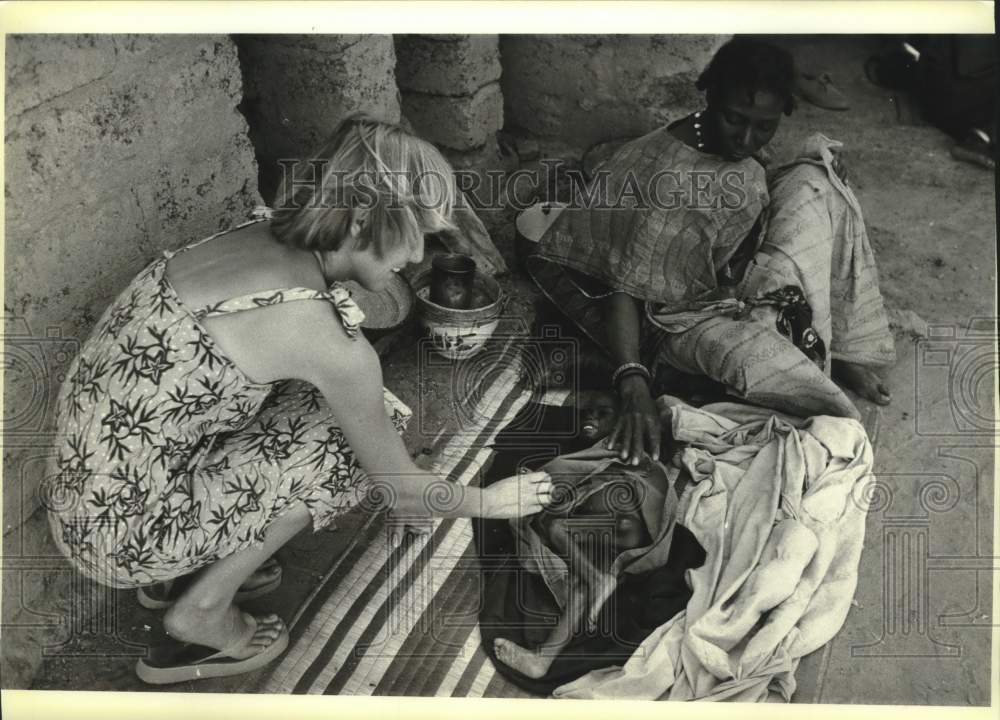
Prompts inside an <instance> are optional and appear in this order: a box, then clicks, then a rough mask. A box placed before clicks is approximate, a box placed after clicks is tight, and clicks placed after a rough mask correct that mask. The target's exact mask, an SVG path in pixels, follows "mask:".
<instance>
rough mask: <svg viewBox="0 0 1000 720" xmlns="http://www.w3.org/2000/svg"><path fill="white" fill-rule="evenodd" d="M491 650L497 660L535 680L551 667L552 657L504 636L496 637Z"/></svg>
mask: <svg viewBox="0 0 1000 720" xmlns="http://www.w3.org/2000/svg"><path fill="white" fill-rule="evenodd" d="M493 651H494V652H495V653H496V656H497V660H499V661H500V662H502V663H503V664H504V665H507V666H509V667H512V668H514V669H515V670H517V671H518V672H519V673H521V674H522V675H525V676H527V677H530V678H534V679H535V680H537V679H538V678H541V677H544V676H545V673H547V672H548V671H549V668H550V667H552V660H553V659H554V658H553V657H546V656H544V655H542V654H541V653H539V652H532V651H531V650H526V649H525V648H523V647H521V646H520V645H518V644H517V643H516V642H513V641H511V640H507V639H506V638H496V639H495V640H494V641H493Z"/></svg>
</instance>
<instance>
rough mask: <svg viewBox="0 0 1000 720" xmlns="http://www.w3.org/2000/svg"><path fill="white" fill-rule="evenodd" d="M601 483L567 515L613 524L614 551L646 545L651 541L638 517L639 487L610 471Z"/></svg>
mask: <svg viewBox="0 0 1000 720" xmlns="http://www.w3.org/2000/svg"><path fill="white" fill-rule="evenodd" d="M601 482H602V483H603V484H602V485H601V487H600V488H599V489H598V490H596V491H594V492H593V493H591V494H590V495H588V496H587V497H586V498H584V499H583V500H582V501H581V502H580V503H579V504H578V505H577V506H576V507H575V508H574V509H573V511H572V513H571V516H573V517H578V518H579V517H593V518H595V519H596V518H604V519H605V520H606V521H607V522H608V523H609V524H610V523H613V528H614V530H613V536H612V539H613V541H614V545H615V550H616V551H617V552H621V551H622V550H632V549H634V548H638V547H644V546H646V545H649V544H650V543H651V542H652V538H651V537H650V534H649V528H648V527H647V526H646V521H645V519H644V518H643V515H642V501H643V497H642V495H641V493H642V491H643V488H642V486H637V485H636V483H635V482H634V480H632V479H631V478H629V477H628V476H626V475H623V474H618V473H614V472H610V473H605V474H604V475H602V477H601Z"/></svg>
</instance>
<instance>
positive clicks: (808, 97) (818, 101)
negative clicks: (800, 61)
mask: <svg viewBox="0 0 1000 720" xmlns="http://www.w3.org/2000/svg"><path fill="white" fill-rule="evenodd" d="M795 93H796V94H797V95H798V96H799V97H801V98H802V99H803V100H805V101H806V102H808V103H811V104H813V105H815V106H816V107H821V108H823V109H825V110H848V109H850V107H851V103H850V102H849V101H848V100H847V97H846V96H845V95H844V93H842V92H841V91H840V89H839V88H838V87H837V86H836V85H834V84H833V78H831V77H830V75H829V73H820V74H818V75H810V74H808V73H799V74H798V75H797V76H796V78H795Z"/></svg>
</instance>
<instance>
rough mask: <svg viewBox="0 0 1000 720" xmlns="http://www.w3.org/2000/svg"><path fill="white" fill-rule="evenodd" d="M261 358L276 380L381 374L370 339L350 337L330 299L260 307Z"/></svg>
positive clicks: (319, 382)
mask: <svg viewBox="0 0 1000 720" xmlns="http://www.w3.org/2000/svg"><path fill="white" fill-rule="evenodd" d="M262 310H263V311H268V310H273V312H272V313H268V315H269V317H267V318H266V319H265V318H261V320H262V322H261V324H260V326H259V331H260V332H259V334H258V340H259V341H260V343H261V348H260V354H259V356H258V357H259V358H260V360H261V362H262V364H263V365H264V368H263V369H264V371H265V372H267V374H268V375H271V376H273V377H275V378H278V377H281V378H297V379H301V380H307V381H309V382H311V383H313V384H314V385H318V386H320V385H322V384H324V383H325V382H327V381H329V380H340V381H351V380H358V381H360V380H363V379H366V378H368V377H369V376H372V377H374V375H375V374H378V373H380V367H379V359H378V354H377V353H376V352H375V349H374V348H373V347H372V346H371V344H370V343H369V342H368V341H367V340H366V339H365V337H364V336H363V335H362V334H361V333H358V334H356V335H353V336H352V335H351V334H349V333H348V331H347V330H346V329H345V327H344V325H343V322H342V321H341V319H340V315H339V314H338V312H337V310H336V309H335V308H334V307H333V305H332V304H331V303H330V302H328V301H326V300H299V301H295V302H289V303H284V304H282V305H276V306H274V307H273V308H261V309H260V310H257V311H255V313H261V314H262V315H263V313H262V312H261V311H262Z"/></svg>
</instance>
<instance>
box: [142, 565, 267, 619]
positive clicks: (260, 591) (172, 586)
mask: <svg viewBox="0 0 1000 720" xmlns="http://www.w3.org/2000/svg"><path fill="white" fill-rule="evenodd" d="M272 567H277V568H278V574H277V575H276V576H275V577H274V579H273V580H269V581H267V582H266V583H263V584H261V585H255V586H253V587H250V588H247V589H246V590H242V589H241V590H238V591H237V592H236V596H235V597H234V598H233V602H234V603H236V604H237V605H239V604H240V603H244V602H247V601H248V600H255V599H256V598H259V597H262V596H264V595H267V594H268V593H269V592H274V591H275V590H277V589H278V586H279V585H281V577H282V567H281V563H280V562H278V560H277V558H274V557H270V558H268V559H267V560H265V561H264V563H263V564H262V565H261V566H260V567H259V568H258V571H260V570H267V569H269V568H272ZM193 579H194V575H193V574H192V575H184V576H183V577H179V578H176V579H174V580H167V581H166V582H161V583H156V584H155V585H149V586H147V587H141V588H139V589H137V590H136V595H137V597H138V600H139V604H140V605H142V606H143V607H144V608H147V609H148V610H165V609H166V608H168V607H170V606H171V605H173V604H174V603H175V602H177V598H179V597H180V596H181V595H182V594H183V593H184V591H185V590H186V589H187V587H188V586H189V585H190V584H191V581H192V580H193ZM240 587H242V586H240Z"/></svg>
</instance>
